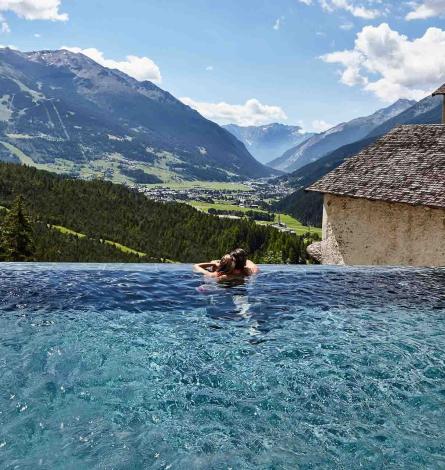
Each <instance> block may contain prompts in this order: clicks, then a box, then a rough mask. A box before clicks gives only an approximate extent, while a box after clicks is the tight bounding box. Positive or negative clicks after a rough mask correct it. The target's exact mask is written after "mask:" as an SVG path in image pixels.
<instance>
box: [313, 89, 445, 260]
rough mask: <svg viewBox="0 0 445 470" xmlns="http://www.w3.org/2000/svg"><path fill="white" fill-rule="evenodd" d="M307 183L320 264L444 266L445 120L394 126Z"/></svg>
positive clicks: (444, 91)
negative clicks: (319, 222) (319, 207)
mask: <svg viewBox="0 0 445 470" xmlns="http://www.w3.org/2000/svg"><path fill="white" fill-rule="evenodd" d="M435 94H442V95H444V100H445V86H443V87H441V88H439V90H437V92H435ZM444 119H445V117H444ZM307 189H308V191H316V192H320V193H323V194H324V205H323V206H324V207H323V241H322V242H321V243H320V244H319V245H318V246H311V247H310V248H309V250H308V251H309V252H310V253H312V254H315V255H317V254H318V256H319V257H320V258H321V262H322V263H323V264H346V265H402V266H403V265H404V266H445V124H427V125H404V126H399V127H396V128H394V129H393V130H392V131H390V132H389V133H388V134H386V135H385V136H384V137H382V138H381V139H379V140H378V141H377V142H375V143H374V144H373V145H371V146H369V147H368V148H366V149H364V150H363V151H361V152H360V153H358V154H357V155H356V156H355V157H353V158H350V159H348V160H347V161H346V162H345V163H343V164H342V165H341V166H339V167H338V168H337V169H335V170H334V171H332V172H330V173H328V174H327V175H325V176H324V177H323V178H321V179H320V180H318V181H317V182H316V183H314V184H313V185H312V186H310V187H309V188H307Z"/></svg>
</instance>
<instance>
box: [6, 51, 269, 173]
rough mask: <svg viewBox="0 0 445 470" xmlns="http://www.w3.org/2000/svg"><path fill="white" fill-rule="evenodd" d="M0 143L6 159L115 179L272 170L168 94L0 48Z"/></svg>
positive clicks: (50, 56)
mask: <svg viewBox="0 0 445 470" xmlns="http://www.w3.org/2000/svg"><path fill="white" fill-rule="evenodd" d="M0 141H1V142H2V144H3V149H2V152H1V154H2V155H4V154H5V150H6V153H7V156H6V157H5V158H6V159H8V160H14V161H18V160H20V161H22V162H23V163H28V164H31V165H37V166H38V167H40V168H43V169H49V170H52V171H57V172H60V173H68V174H71V175H76V176H101V177H106V178H109V179H113V180H114V181H125V180H128V179H129V180H132V179H137V175H140V172H136V173H134V171H133V173H132V172H131V171H132V170H142V171H143V172H145V173H147V175H148V178H149V179H150V177H151V178H152V179H153V181H156V180H157V181H159V180H168V179H171V178H178V177H179V178H183V179H203V180H204V179H207V180H221V181H225V180H231V179H238V178H244V177H263V176H268V175H269V174H270V171H271V170H270V169H268V168H266V167H264V166H263V165H261V164H260V163H259V162H257V161H256V160H255V159H254V158H253V157H252V156H251V155H250V153H249V152H248V151H247V149H246V148H245V146H244V145H243V144H242V143H241V142H240V141H239V140H237V139H236V138H235V137H234V136H233V135H232V134H230V133H229V132H228V131H226V130H225V129H223V128H221V127H220V126H218V125H217V124H215V123H213V122H211V121H209V120H207V119H205V118H203V117H202V116H201V115H200V114H199V113H198V112H196V111H195V110H193V109H191V108H190V107H188V106H186V105H184V104H183V103H182V102H181V101H179V100H177V99H176V98H175V97H174V96H172V95H171V94H170V93H168V92H166V91H164V90H162V89H161V88H159V87H157V86H156V85H154V84H153V83H151V82H149V81H144V82H139V81H137V80H135V79H133V78H131V77H129V76H128V75H126V74H124V73H122V72H120V71H118V70H111V69H108V68H105V67H102V66H101V65H99V64H97V63H96V62H94V61H93V60H91V59H89V58H88V57H86V56H84V55H82V54H76V53H72V52H69V51H66V50H57V51H38V52H26V53H25V52H19V51H15V50H11V49H8V48H6V49H0ZM129 173H130V174H132V175H133V176H129ZM145 179H146V178H145Z"/></svg>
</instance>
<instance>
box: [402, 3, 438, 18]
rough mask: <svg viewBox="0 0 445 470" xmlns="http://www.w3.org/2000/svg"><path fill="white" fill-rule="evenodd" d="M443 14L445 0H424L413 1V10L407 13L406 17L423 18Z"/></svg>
mask: <svg viewBox="0 0 445 470" xmlns="http://www.w3.org/2000/svg"><path fill="white" fill-rule="evenodd" d="M444 14H445V0H425V1H424V2H422V3H415V4H414V5H413V10H411V11H410V12H409V13H408V14H407V15H406V19H407V20H408V21H411V20H424V19H427V18H432V17H434V16H442V15H444Z"/></svg>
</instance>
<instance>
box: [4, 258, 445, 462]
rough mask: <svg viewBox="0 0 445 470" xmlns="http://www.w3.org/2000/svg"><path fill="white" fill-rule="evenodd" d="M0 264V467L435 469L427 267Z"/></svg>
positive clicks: (444, 350) (438, 418)
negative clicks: (203, 272)
mask: <svg viewBox="0 0 445 470" xmlns="http://www.w3.org/2000/svg"><path fill="white" fill-rule="evenodd" d="M1 268H2V269H1V272H0V286H1V291H0V468H2V469H15V468H18V469H37V468H42V469H51V470H53V469H76V470H78V469H110V470H111V469H151V468H153V469H168V468H171V469H229V468H232V469H258V468H260V469H287V468H289V469H295V468H303V469H305V468H307V469H309V468H311V469H312V468H313V469H323V468H345V469H351V468H358V467H364V468H372V469H373V468H379V469H380V468H388V467H391V468H404V469H405V468H413V469H419V468H444V467H445V270H443V269H442V270H441V269H436V270H433V269H432V270H421V269H406V270H405V269H396V268H388V269H372V268H371V269H370V268H363V269H352V268H326V267H295V266H294V267H269V268H264V269H263V272H262V274H260V275H259V276H257V277H256V278H253V279H250V280H248V281H247V282H246V283H245V284H238V285H216V284H215V283H213V282H212V281H209V282H204V281H203V279H202V278H201V277H200V276H199V275H195V274H192V273H191V272H190V266H139V265H138V266H135V265H130V266H128V265H127V266H124V265H63V264H62V265H39V264H27V265H13V264H2V265H1Z"/></svg>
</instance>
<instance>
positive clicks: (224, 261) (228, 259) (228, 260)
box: [216, 255, 236, 275]
mask: <svg viewBox="0 0 445 470" xmlns="http://www.w3.org/2000/svg"><path fill="white" fill-rule="evenodd" d="M235 265H236V262H235V259H234V257H233V256H232V255H224V256H223V257H222V258H221V261H220V262H219V266H218V269H217V270H216V272H217V273H218V274H219V275H223V274H230V273H231V272H232V271H233V270H234V269H235Z"/></svg>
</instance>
